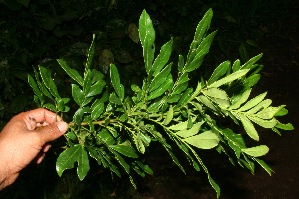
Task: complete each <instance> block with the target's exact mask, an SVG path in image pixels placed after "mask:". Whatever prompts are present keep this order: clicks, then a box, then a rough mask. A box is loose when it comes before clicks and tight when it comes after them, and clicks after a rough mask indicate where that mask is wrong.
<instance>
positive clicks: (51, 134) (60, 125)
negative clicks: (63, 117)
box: [36, 122, 68, 143]
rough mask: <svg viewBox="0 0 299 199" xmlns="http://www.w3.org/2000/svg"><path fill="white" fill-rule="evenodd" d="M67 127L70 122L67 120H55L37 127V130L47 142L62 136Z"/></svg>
mask: <svg viewBox="0 0 299 199" xmlns="http://www.w3.org/2000/svg"><path fill="white" fill-rule="evenodd" d="M67 129H68V124H67V123H66V122H55V123H53V124H50V125H48V126H44V127H41V128H39V129H37V130H36V132H38V134H39V135H40V136H41V137H42V140H43V141H44V142H45V143H46V142H51V141H53V140H56V139H57V138H59V137H60V136H62V135H63V134H64V133H65V132H66V131H67Z"/></svg>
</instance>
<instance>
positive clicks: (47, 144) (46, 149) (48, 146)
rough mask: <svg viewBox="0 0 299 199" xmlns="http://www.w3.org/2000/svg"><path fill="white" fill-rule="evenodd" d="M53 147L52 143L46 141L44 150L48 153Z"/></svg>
mask: <svg viewBox="0 0 299 199" xmlns="http://www.w3.org/2000/svg"><path fill="white" fill-rule="evenodd" d="M50 148H51V144H50V143H46V144H45V145H44V147H43V150H42V151H43V152H44V153H46V152H48V151H49V149H50Z"/></svg>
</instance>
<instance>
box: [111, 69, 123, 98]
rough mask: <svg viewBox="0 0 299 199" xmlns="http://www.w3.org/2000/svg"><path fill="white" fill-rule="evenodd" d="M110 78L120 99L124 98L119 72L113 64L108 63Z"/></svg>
mask: <svg viewBox="0 0 299 199" xmlns="http://www.w3.org/2000/svg"><path fill="white" fill-rule="evenodd" d="M110 78H111V83H112V86H113V88H114V90H115V92H116V94H117V96H118V97H119V99H120V100H121V101H123V99H124V86H123V85H122V84H121V83H120V79H119V74H118V70H117V68H116V66H115V65H114V64H111V65H110Z"/></svg>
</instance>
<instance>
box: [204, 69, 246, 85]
mask: <svg viewBox="0 0 299 199" xmlns="http://www.w3.org/2000/svg"><path fill="white" fill-rule="evenodd" d="M248 72H249V69H246V70H238V71H236V72H234V73H232V74H230V75H228V76H226V77H224V78H222V79H220V80H218V81H216V82H214V83H212V84H211V85H209V86H208V87H220V86H222V85H224V84H227V83H230V82H232V81H234V80H236V79H239V78H241V77H243V76H245V75H246V74H247V73H248Z"/></svg>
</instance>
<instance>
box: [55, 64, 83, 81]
mask: <svg viewBox="0 0 299 199" xmlns="http://www.w3.org/2000/svg"><path fill="white" fill-rule="evenodd" d="M57 62H58V63H59V65H60V66H61V67H62V68H63V70H64V71H65V72H66V73H67V74H68V75H69V76H70V77H71V78H72V79H73V80H75V81H76V82H77V83H79V84H80V85H81V86H83V78H82V76H81V75H80V74H79V73H78V71H76V70H75V69H72V68H70V67H69V66H68V65H67V63H66V61H64V60H62V59H57Z"/></svg>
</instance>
